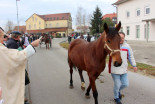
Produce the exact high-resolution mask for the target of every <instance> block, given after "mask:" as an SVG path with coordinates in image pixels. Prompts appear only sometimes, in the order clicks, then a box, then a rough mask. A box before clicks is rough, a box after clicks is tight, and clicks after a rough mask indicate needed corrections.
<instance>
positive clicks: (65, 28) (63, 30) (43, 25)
mask: <svg viewBox="0 0 155 104" xmlns="http://www.w3.org/2000/svg"><path fill="white" fill-rule="evenodd" d="M26 30H27V33H29V34H42V33H50V34H52V35H55V34H57V35H59V36H60V35H61V36H63V37H66V36H68V34H71V33H72V17H71V14H70V13H59V14H47V15H38V14H35V13H34V14H33V15H32V16H31V17H29V18H28V19H27V20H26Z"/></svg>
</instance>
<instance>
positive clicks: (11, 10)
mask: <svg viewBox="0 0 155 104" xmlns="http://www.w3.org/2000/svg"><path fill="white" fill-rule="evenodd" d="M116 1H117V0H20V1H18V2H17V3H18V13H19V25H25V21H26V20H27V19H28V18H29V17H30V16H31V15H32V14H33V13H37V14H40V15H43V14H55V13H68V12H69V13H71V16H72V19H73V26H74V25H75V22H76V21H75V20H76V18H75V17H76V13H77V9H78V7H80V6H81V7H82V8H83V9H85V12H86V14H91V15H92V14H93V12H94V11H95V8H96V6H97V5H98V7H99V8H100V9H101V12H102V14H103V15H104V14H107V13H113V12H116V8H115V7H114V6H113V5H112V4H113V3H114V2H116ZM8 20H10V21H13V23H14V24H15V25H16V24H17V9H16V0H0V27H3V28H4V27H5V24H6V22H7V21H8Z"/></svg>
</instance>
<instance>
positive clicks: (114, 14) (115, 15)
mask: <svg viewBox="0 0 155 104" xmlns="http://www.w3.org/2000/svg"><path fill="white" fill-rule="evenodd" d="M113 17H117V14H116V13H111V14H105V15H104V16H103V17H102V19H105V18H110V19H112V18H113Z"/></svg>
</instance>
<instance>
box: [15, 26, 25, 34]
mask: <svg viewBox="0 0 155 104" xmlns="http://www.w3.org/2000/svg"><path fill="white" fill-rule="evenodd" d="M13 31H18V26H15V28H14V29H13ZM19 32H21V33H26V26H19Z"/></svg>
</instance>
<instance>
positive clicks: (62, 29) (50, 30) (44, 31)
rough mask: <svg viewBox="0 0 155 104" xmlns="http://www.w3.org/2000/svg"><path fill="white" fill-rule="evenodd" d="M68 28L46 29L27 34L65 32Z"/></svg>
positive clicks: (29, 31) (30, 31)
mask: <svg viewBox="0 0 155 104" xmlns="http://www.w3.org/2000/svg"><path fill="white" fill-rule="evenodd" d="M67 29H68V28H46V29H41V30H27V32H28V33H46V32H66V30H67Z"/></svg>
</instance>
